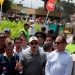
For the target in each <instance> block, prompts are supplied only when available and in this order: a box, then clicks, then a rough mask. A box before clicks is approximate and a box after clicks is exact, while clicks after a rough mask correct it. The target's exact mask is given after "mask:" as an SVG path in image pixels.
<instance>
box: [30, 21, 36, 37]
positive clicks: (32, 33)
mask: <svg viewBox="0 0 75 75" xmlns="http://www.w3.org/2000/svg"><path fill="white" fill-rule="evenodd" d="M34 34H35V24H34V20H30V27H29V35H30V36H33V35H34Z"/></svg>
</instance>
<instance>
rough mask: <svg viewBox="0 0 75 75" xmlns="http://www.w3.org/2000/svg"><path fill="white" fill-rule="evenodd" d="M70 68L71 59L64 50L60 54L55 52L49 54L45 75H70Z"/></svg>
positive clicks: (71, 64)
mask: <svg viewBox="0 0 75 75" xmlns="http://www.w3.org/2000/svg"><path fill="white" fill-rule="evenodd" d="M72 66H73V60H72V57H71V55H70V54H69V53H68V52H67V51H66V50H64V51H63V52H62V53H59V52H58V51H57V50H55V51H53V52H51V53H50V54H49V57H48V60H47V63H46V68H45V75H71V71H72Z"/></svg>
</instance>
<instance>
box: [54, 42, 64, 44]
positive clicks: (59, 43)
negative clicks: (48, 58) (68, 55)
mask: <svg viewBox="0 0 75 75" xmlns="http://www.w3.org/2000/svg"><path fill="white" fill-rule="evenodd" d="M60 43H63V42H54V44H60Z"/></svg>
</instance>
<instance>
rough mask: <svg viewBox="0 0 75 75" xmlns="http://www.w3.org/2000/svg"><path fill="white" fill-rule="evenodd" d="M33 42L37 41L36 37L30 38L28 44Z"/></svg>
mask: <svg viewBox="0 0 75 75" xmlns="http://www.w3.org/2000/svg"><path fill="white" fill-rule="evenodd" d="M33 40H35V41H38V39H37V37H35V36H32V37H30V39H29V42H32V41H33Z"/></svg>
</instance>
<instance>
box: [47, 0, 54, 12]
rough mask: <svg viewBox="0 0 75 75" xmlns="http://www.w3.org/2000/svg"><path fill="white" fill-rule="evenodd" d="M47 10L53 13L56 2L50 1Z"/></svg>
mask: <svg viewBox="0 0 75 75" xmlns="http://www.w3.org/2000/svg"><path fill="white" fill-rule="evenodd" d="M46 8H47V10H48V11H53V10H54V8H55V2H54V0H49V1H48V2H47V4H46Z"/></svg>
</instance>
